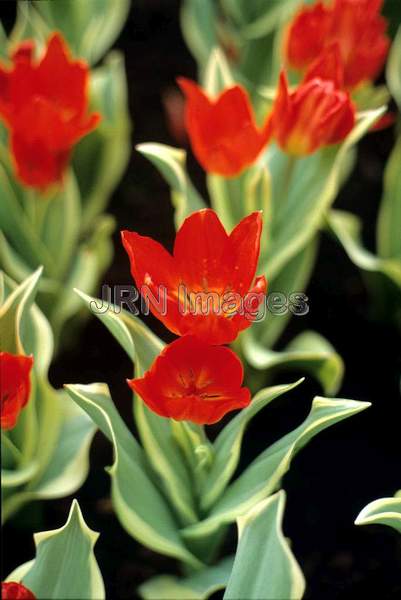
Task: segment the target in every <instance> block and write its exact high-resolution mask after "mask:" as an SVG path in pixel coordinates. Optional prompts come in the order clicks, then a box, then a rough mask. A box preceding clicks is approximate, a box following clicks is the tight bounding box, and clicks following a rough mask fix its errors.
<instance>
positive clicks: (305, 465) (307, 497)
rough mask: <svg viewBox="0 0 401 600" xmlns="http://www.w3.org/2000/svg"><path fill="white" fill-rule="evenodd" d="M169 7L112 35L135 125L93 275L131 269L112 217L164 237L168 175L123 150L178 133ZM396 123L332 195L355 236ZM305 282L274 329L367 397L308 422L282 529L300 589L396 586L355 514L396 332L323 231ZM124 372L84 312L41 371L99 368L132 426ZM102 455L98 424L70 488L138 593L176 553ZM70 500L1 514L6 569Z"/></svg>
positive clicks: (379, 545) (119, 574)
mask: <svg viewBox="0 0 401 600" xmlns="http://www.w3.org/2000/svg"><path fill="white" fill-rule="evenodd" d="M178 8H179V2H178V1H177V0H164V1H163V0H134V1H133V7H132V10H131V13H130V17H129V20H128V22H127V24H126V27H125V29H124V31H123V33H122V35H121V36H120V38H119V39H118V41H117V43H116V44H115V46H116V47H117V48H120V49H121V50H122V51H123V52H124V53H125V57H126V64H127V76H128V82H129V96H130V111H131V115H132V119H133V124H134V129H133V139H132V147H133V152H132V158H131V161H130V164H129V167H128V169H127V172H126V174H125V176H124V178H123V181H122V182H121V185H120V186H119V188H118V189H117V191H116V193H115V194H114V196H113V198H112V201H111V204H110V207H109V211H110V212H111V213H112V214H113V215H115V217H116V218H117V222H118V229H117V231H116V234H115V247H116V254H115V258H114V262H113V264H112V266H111V268H110V269H109V272H108V273H107V274H106V275H105V276H104V279H103V281H104V283H108V284H109V285H113V284H117V283H118V284H125V283H126V284H131V283H132V281H131V278H130V275H129V265H128V260H127V257H126V255H125V252H124V251H123V249H122V247H121V244H120V241H119V230H120V229H125V228H127V229H132V230H136V231H138V232H139V233H141V234H146V235H151V236H152V237H154V238H155V239H157V240H158V241H160V242H161V243H163V244H164V245H166V246H167V247H169V248H171V245H172V241H173V239H174V225H173V211H172V207H171V203H170V198H169V190H168V187H167V185H166V184H165V183H164V181H163V180H162V179H161V177H160V176H159V174H158V173H157V171H156V169H155V168H154V167H152V165H150V163H149V162H148V161H147V160H146V159H144V158H143V157H141V156H140V155H139V154H138V153H137V152H135V151H134V145H135V144H137V143H140V142H145V141H146V142H147V141H157V142H164V143H169V144H172V145H177V141H176V140H175V139H173V137H172V135H171V134H170V132H169V131H170V129H169V127H168V124H167V119H166V113H165V109H164V102H163V100H162V98H163V97H165V94H166V92H167V91H168V90H171V89H172V88H174V85H175V83H174V82H175V78H176V77H177V76H178V75H186V76H190V77H193V78H195V77H196V69H195V64H194V61H193V59H192V57H191V55H190V54H189V52H188V50H187V48H186V46H185V44H184V41H183V39H182V36H181V32H180V28H179V18H178ZM14 12H15V5H14V3H13V2H2V4H1V6H0V15H1V16H2V18H4V22H5V24H6V25H8V26H10V25H11V24H12V22H13V17H14ZM393 136H394V132H393V131H392V129H388V130H386V131H384V132H378V133H372V134H370V135H369V136H367V137H366V138H365V139H364V140H363V141H362V142H361V144H360V148H359V154H358V162H357V166H356V169H355V170H354V172H353V174H352V177H351V179H350V180H349V181H348V183H347V184H346V186H345V187H344V188H343V190H342V191H341V194H340V196H339V198H338V199H337V201H336V207H338V208H343V209H346V210H350V211H352V212H354V213H356V214H358V215H360V216H361V217H362V218H363V221H364V226H365V231H364V236H365V242H366V244H367V246H368V247H370V248H371V249H372V250H373V249H374V230H375V222H376V216H377V210H378V205H379V201H380V197H381V186H382V173H383V168H384V166H385V163H386V160H387V157H388V155H389V152H390V150H391V147H392V144H393ZM190 171H191V175H192V176H193V179H194V180H195V182H196V184H197V185H198V187H200V189H201V190H203V189H204V181H203V175H202V173H201V170H200V169H199V167H198V166H197V165H196V163H195V161H194V160H193V159H192V158H190ZM99 294H100V287H99ZM307 294H308V296H309V301H310V307H311V310H310V313H309V314H308V315H307V316H306V317H302V318H293V320H292V322H291V323H290V325H289V327H288V328H287V330H286V333H285V335H284V337H283V339H282V343H283V344H285V342H286V341H288V340H289V339H291V338H292V337H293V336H294V335H295V334H296V333H297V332H299V331H301V330H304V329H309V328H313V329H316V330H318V331H319V332H320V333H321V334H322V335H324V336H326V337H327V338H328V339H329V340H330V341H331V342H332V344H333V345H334V346H335V348H336V349H337V350H338V352H339V353H340V355H341V356H342V357H343V359H344V361H345V364H346V375H345V379H344V383H343V386H342V388H341V390H340V393H339V396H340V397H345V398H352V399H357V400H364V401H369V402H371V403H372V407H371V408H369V409H368V410H367V411H365V412H363V413H361V414H359V415H357V416H355V417H352V418H351V419H349V420H347V421H345V422H342V423H340V424H338V425H335V426H333V427H332V428H331V429H329V430H327V431H325V432H323V433H321V434H319V436H318V437H317V438H316V439H314V440H313V441H312V442H311V443H310V444H309V445H308V446H307V447H306V448H305V449H304V450H302V452H301V453H300V455H299V456H298V457H297V458H296V460H295V461H294V463H293V465H292V467H291V470H290V473H289V474H288V475H287V476H286V477H285V480H284V488H285V489H286V491H287V496H288V500H287V509H286V517H285V522H284V531H285V534H286V535H287V536H288V537H290V538H291V540H292V549H293V551H294V553H295V556H296V557H297V559H298V561H299V563H300V565H301V567H302V569H303V571H304V573H305V577H306V580H307V594H306V598H307V599H309V600H312V599H313V600H321V599H324V600H326V599H327V600H334V599H335V600H340V599H341V600H345V599H351V598H352V599H354V598H378V599H379V598H380V599H383V600H385V599H387V600H390V599H391V600H395V599H396V598H397V599H399V598H401V575H400V571H401V569H400V566H401V541H400V536H397V534H396V532H395V531H393V530H392V529H389V528H386V527H384V526H365V527H355V526H354V525H353V522H354V520H355V518H356V516H357V514H358V513H359V511H360V510H361V509H362V508H363V507H364V506H365V505H366V504H367V503H368V502H370V501H372V500H374V499H377V498H380V497H385V496H392V495H393V494H394V492H395V491H396V490H397V489H399V488H400V487H401V477H400V416H401V410H400V404H401V403H400V395H399V386H400V366H401V354H400V337H399V332H397V331H396V329H395V327H394V325H392V324H391V314H390V315H389V314H388V313H387V314H380V315H378V314H377V311H375V310H374V306H373V305H372V297H371V296H370V295H369V293H368V292H367V288H366V285H365V282H364V280H363V278H362V276H361V274H360V272H359V271H358V270H357V269H356V268H355V267H354V266H353V265H352V264H351V263H350V262H349V260H348V258H347V257H346V256H345V254H344V252H343V251H342V250H341V248H340V247H339V246H338V245H337V244H336V243H335V242H334V241H333V240H332V239H330V238H329V237H327V236H322V241H321V249H320V254H319V259H318V263H317V266H316V269H315V272H314V275H313V277H312V281H311V283H310V285H309V287H308V290H307ZM379 317H380V318H379ZM149 323H150V325H151V326H152V327H153V328H154V330H155V331H156V332H157V333H158V334H159V335H161V336H162V337H163V338H164V339H165V340H167V341H169V340H170V339H171V337H169V334H166V331H165V330H164V328H162V327H161V326H160V325H159V324H158V323H157V322H155V321H154V320H152V319H149ZM131 375H132V365H131V364H130V363H129V360H128V359H127V357H126V355H125V353H124V352H123V351H122V349H121V348H120V347H119V346H118V344H117V343H116V342H115V341H114V339H113V338H112V337H111V335H110V334H109V333H108V332H107V331H106V329H105V328H104V327H103V325H102V324H101V323H100V322H99V321H97V320H96V319H94V318H93V319H91V320H89V321H88V322H87V324H86V326H85V328H84V330H83V331H82V333H81V336H80V338H79V343H78V344H77V345H76V346H74V347H73V348H70V349H68V350H66V351H64V352H63V353H62V354H61V355H60V356H59V358H58V359H57V361H56V363H55V364H54V366H53V368H52V371H51V380H52V383H53V384H54V385H56V386H61V385H62V384H63V383H65V382H80V383H90V382H93V381H99V380H101V381H106V382H107V383H108V384H109V385H110V386H111V389H112V393H113V398H114V401H115V402H116V404H117V405H118V407H119V410H120V412H121V413H122V414H123V415H124V417H125V419H126V421H127V423H129V424H130V426H132V416H131V397H130V393H129V390H128V388H127V387H126V384H125V378H126V377H130V376H131ZM298 375H300V374H299V373H295V372H289V373H285V374H281V375H279V376H277V378H276V381H277V382H287V381H292V380H293V379H294V378H295V377H297V376H298ZM321 393H322V392H321V390H320V388H319V386H318V385H317V384H316V383H315V382H314V381H312V380H310V379H308V380H307V381H306V382H305V383H304V384H302V386H301V387H300V388H298V389H297V390H295V391H293V392H291V393H290V394H287V395H285V396H283V397H282V398H280V399H279V400H278V401H277V402H276V403H273V404H272V405H271V406H269V408H268V409H267V410H265V411H264V412H263V413H262V415H261V416H260V417H259V418H258V419H256V420H255V422H254V423H253V424H252V425H251V426H250V430H249V431H248V435H247V436H246V438H245V444H244V448H243V450H244V451H243V459H242V465H241V467H243V466H244V465H246V464H247V463H249V462H250V460H252V459H253V458H254V457H255V456H256V454H257V453H258V452H260V451H261V450H262V449H264V448H265V447H266V446H267V445H268V444H270V443H271V442H272V441H274V440H275V439H277V438H278V437H280V436H281V435H283V434H285V433H286V432H287V431H289V430H290V429H292V428H293V427H294V426H296V425H298V424H299V423H300V422H301V421H302V420H303V418H304V417H305V416H306V414H307V412H308V410H309V407H310V402H311V399H312V397H313V395H315V394H321ZM213 433H214V432H213V431H212V435H213ZM111 461H112V456H111V449H110V447H109V444H108V443H107V442H106V441H105V439H104V438H103V437H102V435H101V434H97V436H96V438H95V443H94V444H93V447H92V451H91V472H90V475H89V478H88V480H87V481H86V483H85V484H84V486H83V487H82V489H81V490H80V491H79V492H78V493H77V494H75V496H76V497H77V498H78V499H79V502H80V504H81V507H82V509H83V513H84V516H85V519H86V520H87V522H88V524H89V525H90V526H91V527H92V528H93V529H95V530H97V531H99V532H101V536H100V538H99V541H98V543H97V546H96V556H97V559H98V561H99V565H100V568H101V571H102V573H103V577H104V579H105V584H106V589H107V593H108V597H109V598H113V599H114V598H115V599H118V598H121V599H124V598H135V597H136V596H135V588H136V587H137V585H138V584H140V583H141V582H142V581H144V580H145V579H147V578H148V577H151V576H153V575H156V574H161V573H164V572H169V573H175V572H178V571H177V565H176V563H175V561H173V560H170V559H167V558H165V557H162V556H159V555H156V554H155V553H153V552H151V551H150V550H148V549H146V548H144V547H142V546H140V545H139V544H137V543H136V542H135V541H134V540H133V539H131V538H130V537H129V536H128V534H127V533H125V531H124V530H123V529H122V528H121V526H120V525H119V523H118V521H117V519H116V518H115V517H114V515H113V513H112V509H111V506H110V502H109V500H108V492H109V478H108V475H107V474H106V473H105V472H104V466H106V465H108V464H111ZM133 485H135V483H134V482H133ZM70 502H71V498H67V499H61V500H55V501H50V502H43V503H42V504H40V505H36V504H33V505H30V506H29V507H27V508H26V509H24V510H23V511H22V512H21V513H20V514H19V515H18V517H17V518H16V519H15V520H14V521H12V522H11V523H8V524H7V525H6V526H5V527H4V538H3V539H4V541H5V543H4V546H3V549H4V550H5V552H4V553H3V566H2V568H3V573H2V574H3V576H4V575H6V574H7V573H8V572H9V571H10V570H11V569H13V568H14V567H15V566H16V565H18V564H20V563H22V562H24V561H26V560H29V559H31V558H32V557H33V555H34V545H33V541H32V533H33V531H32V522H33V523H34V525H33V528H34V531H36V530H40V529H51V528H55V527H59V526H61V525H62V524H63V523H64V522H65V519H66V516H67V513H68V509H69V505H70ZM235 544H236V536H235V528H233V531H232V534H231V535H230V538H229V539H228V541H227V544H226V550H227V551H234V549H235ZM215 596H216V598H217V597H219V595H218V594H216V595H215Z"/></svg>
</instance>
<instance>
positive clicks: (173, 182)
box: [136, 143, 206, 229]
mask: <svg viewBox="0 0 401 600" xmlns="http://www.w3.org/2000/svg"><path fill="white" fill-rule="evenodd" d="M136 149H137V150H138V152H140V153H141V154H143V155H144V156H146V158H148V159H149V160H150V161H151V162H152V163H153V164H154V165H155V167H156V168H157V169H158V170H159V172H160V173H161V175H162V176H163V177H164V179H165V180H166V181H167V183H168V184H169V185H170V187H171V189H172V201H173V204H174V207H175V225H176V228H177V229H178V228H179V227H180V225H181V223H182V222H183V220H184V219H185V218H186V217H188V216H189V215H190V214H191V213H192V212H194V211H195V210H199V209H201V208H205V206H206V204H205V202H204V201H203V199H202V198H201V196H200V195H199V194H198V192H197V191H196V189H195V188H194V186H193V184H192V182H191V180H190V179H189V177H188V174H187V172H186V169H185V161H186V152H185V150H181V149H179V148H172V147H171V146H166V145H165V144H153V143H148V144H139V145H138V146H137V147H136Z"/></svg>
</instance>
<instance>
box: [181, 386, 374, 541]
mask: <svg viewBox="0 0 401 600" xmlns="http://www.w3.org/2000/svg"><path fill="white" fill-rule="evenodd" d="M368 406H370V404H369V403H368V402H356V401H353V400H342V399H330V400H329V399H327V398H322V397H319V396H318V397H316V398H315V399H314V400H313V403H312V409H311V411H310V413H309V415H308V417H307V418H306V419H305V421H304V422H303V423H302V424H301V425H300V426H299V427H297V428H296V429H295V430H294V431H292V432H291V433H289V434H287V435H286V436H284V437H283V438H281V439H280V440H278V441H277V442H276V443H275V444H273V445H272V446H270V447H269V448H267V449H266V450H265V451H264V452H262V454H260V455H259V456H258V457H257V458H256V459H255V460H254V461H253V462H252V463H251V464H250V465H249V467H248V468H247V469H246V470H245V471H244V472H243V473H242V474H241V475H240V477H238V479H236V480H235V481H234V482H233V483H232V484H231V485H230V486H229V487H228V488H227V489H226V490H225V492H224V494H223V495H222V496H221V498H220V499H219V500H218V501H217V503H216V504H215V505H214V506H213V508H212V510H211V511H210V513H209V516H208V517H206V519H205V520H204V521H201V522H200V523H198V524H196V525H192V526H190V527H187V528H185V529H184V530H183V532H182V533H183V535H184V536H185V537H186V538H188V539H192V538H198V537H204V536H208V535H210V534H211V533H212V532H214V531H216V529H218V528H219V527H220V526H221V525H222V524H223V523H231V522H232V521H234V520H235V519H236V518H237V517H239V516H241V515H243V514H244V513H246V512H247V511H248V510H250V509H251V508H253V507H254V506H255V505H256V504H257V503H258V502H260V501H262V500H263V499H264V498H266V497H267V496H269V494H271V493H272V492H274V490H276V489H277V487H278V486H279V485H280V482H281V480H282V478H283V476H284V474H285V473H286V472H287V471H288V469H289V467H290V465H291V460H292V459H293V457H294V456H295V455H296V454H297V452H298V451H299V450H300V449H301V448H302V447H303V446H304V445H305V444H306V443H307V442H308V441H309V440H310V439H312V438H313V437H314V436H315V435H316V434H317V433H319V432H320V431H323V430H324V429H326V428H327V427H330V425H333V424H334V423H338V422H339V421H342V420H343V419H346V418H347V417H349V416H352V415H354V414H356V413H358V412H360V411H361V410H364V409H365V408H367V407H368Z"/></svg>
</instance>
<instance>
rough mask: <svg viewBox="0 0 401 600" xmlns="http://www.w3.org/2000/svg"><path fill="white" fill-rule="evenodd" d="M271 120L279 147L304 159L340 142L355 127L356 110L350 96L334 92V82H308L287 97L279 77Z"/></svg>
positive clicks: (337, 91) (286, 90)
mask: <svg viewBox="0 0 401 600" xmlns="http://www.w3.org/2000/svg"><path fill="white" fill-rule="evenodd" d="M271 120H272V132H273V137H274V138H275V139H276V142H277V143H278V144H279V146H280V147H281V148H282V149H283V150H285V151H286V152H288V153H289V154H293V155H295V156H304V155H307V154H311V153H313V152H315V151H316V150H318V149H319V148H320V147H322V146H326V145H329V144H337V143H339V142H340V141H342V140H343V139H344V138H345V137H346V136H347V135H348V133H349V132H350V131H351V129H352V128H353V126H354V123H355V109H354V106H353V104H352V102H351V99H350V97H349V94H348V93H347V92H344V91H340V90H338V89H336V87H335V84H334V82H333V81H325V80H323V79H320V78H318V77H317V78H313V79H309V78H307V79H306V80H305V81H304V82H303V83H302V84H301V85H300V86H299V87H298V88H297V89H296V90H295V91H294V92H293V93H290V92H289V90H288V84H287V79H286V77H285V74H284V73H281V75H280V84H279V90H278V95H277V98H276V101H275V103H274V106H273V111H272V116H271Z"/></svg>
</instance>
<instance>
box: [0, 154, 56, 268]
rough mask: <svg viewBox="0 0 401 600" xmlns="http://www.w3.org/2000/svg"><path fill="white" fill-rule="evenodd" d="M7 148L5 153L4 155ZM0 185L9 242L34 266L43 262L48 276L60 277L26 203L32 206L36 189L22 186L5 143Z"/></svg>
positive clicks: (2, 217) (0, 204)
mask: <svg viewBox="0 0 401 600" xmlns="http://www.w3.org/2000/svg"><path fill="white" fill-rule="evenodd" d="M3 151H4V153H5V157H3ZM0 188H1V202H0V222H1V225H2V231H3V233H4V235H5V236H6V238H7V240H8V242H9V243H10V244H11V245H12V247H13V248H14V249H15V250H16V251H18V253H19V254H20V255H21V256H22V257H23V259H24V261H25V262H26V263H27V264H28V265H29V266H30V267H31V269H36V268H38V266H40V265H43V267H44V270H45V273H46V275H47V276H49V277H53V278H57V268H56V263H55V257H54V256H52V255H51V254H50V252H49V250H48V249H47V248H46V246H45V245H44V243H43V241H42V240H41V238H40V233H39V232H38V231H36V230H35V228H34V227H33V225H32V222H31V221H30V219H29V217H28V215H27V213H26V211H25V210H24V207H31V206H32V202H31V200H34V199H33V198H32V197H31V196H32V193H31V191H30V190H26V189H25V190H23V188H22V186H19V185H18V183H17V182H16V181H15V178H14V176H13V175H12V173H11V166H10V164H9V162H8V151H7V150H6V149H5V148H4V147H3V146H2V144H1V143H0ZM0 260H1V259H0ZM1 263H2V260H1V262H0V264H1Z"/></svg>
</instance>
